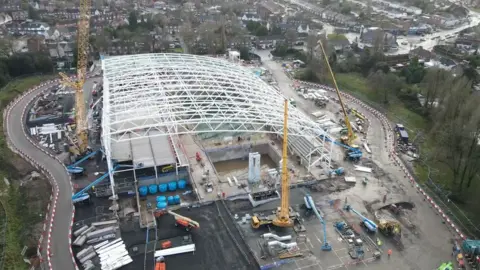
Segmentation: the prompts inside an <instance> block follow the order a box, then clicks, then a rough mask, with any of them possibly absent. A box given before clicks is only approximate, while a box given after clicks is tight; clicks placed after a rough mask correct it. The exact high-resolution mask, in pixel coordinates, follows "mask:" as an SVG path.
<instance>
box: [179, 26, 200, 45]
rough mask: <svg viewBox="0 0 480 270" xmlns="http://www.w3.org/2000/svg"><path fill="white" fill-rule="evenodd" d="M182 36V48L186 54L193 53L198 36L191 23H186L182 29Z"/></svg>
mask: <svg viewBox="0 0 480 270" xmlns="http://www.w3.org/2000/svg"><path fill="white" fill-rule="evenodd" d="M180 36H181V38H182V42H183V44H182V46H183V47H184V48H183V50H184V52H185V53H192V52H193V51H192V49H193V46H194V45H195V42H196V40H197V35H196V34H195V32H194V31H193V28H192V25H191V24H190V22H185V23H183V25H182V26H181V27H180Z"/></svg>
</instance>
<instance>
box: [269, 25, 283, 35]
mask: <svg viewBox="0 0 480 270" xmlns="http://www.w3.org/2000/svg"><path fill="white" fill-rule="evenodd" d="M270 34H272V35H281V34H282V28H280V27H278V26H276V25H274V26H272V28H271V30H270Z"/></svg>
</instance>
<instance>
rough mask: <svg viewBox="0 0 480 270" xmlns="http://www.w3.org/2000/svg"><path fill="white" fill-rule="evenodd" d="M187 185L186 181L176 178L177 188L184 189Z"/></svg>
mask: <svg viewBox="0 0 480 270" xmlns="http://www.w3.org/2000/svg"><path fill="white" fill-rule="evenodd" d="M186 186H187V181H185V180H183V179H180V180H178V189H185V187H186Z"/></svg>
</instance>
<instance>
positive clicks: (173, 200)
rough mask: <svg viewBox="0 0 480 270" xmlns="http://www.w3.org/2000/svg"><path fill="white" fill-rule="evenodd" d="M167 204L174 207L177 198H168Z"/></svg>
mask: <svg viewBox="0 0 480 270" xmlns="http://www.w3.org/2000/svg"><path fill="white" fill-rule="evenodd" d="M167 202H168V205H174V204H175V198H173V196H168V199H167Z"/></svg>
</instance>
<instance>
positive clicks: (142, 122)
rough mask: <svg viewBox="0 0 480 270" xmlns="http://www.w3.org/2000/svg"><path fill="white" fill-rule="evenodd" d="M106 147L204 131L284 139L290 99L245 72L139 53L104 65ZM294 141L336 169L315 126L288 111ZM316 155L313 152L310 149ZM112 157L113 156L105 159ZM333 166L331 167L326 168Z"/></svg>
mask: <svg viewBox="0 0 480 270" xmlns="http://www.w3.org/2000/svg"><path fill="white" fill-rule="evenodd" d="M102 66H103V69H104V71H103V74H104V75H103V76H104V92H103V95H104V99H103V104H104V106H103V109H104V112H103V121H102V128H103V131H102V132H103V134H102V136H103V142H104V144H106V145H105V149H106V151H107V152H108V150H109V149H111V145H110V144H112V143H115V142H122V141H129V140H133V138H142V137H143V138H144V137H148V136H149V135H148V134H149V132H150V131H156V132H155V134H157V136H162V135H173V134H186V133H198V132H231V131H236V132H270V133H276V134H280V135H281V134H282V133H283V102H284V100H285V97H284V96H283V95H281V94H280V93H279V92H277V91H276V90H275V89H274V88H273V87H271V86H270V85H268V84H267V83H265V82H264V81H263V80H261V79H260V78H258V77H256V76H255V74H254V73H253V72H252V71H251V70H250V69H247V68H244V67H242V66H239V65H236V64H234V63H231V62H228V61H226V60H223V59H218V58H211V57H205V56H196V55H188V54H140V55H125V56H116V57H109V58H106V59H104V60H103V63H102ZM288 117H289V122H288V123H289V124H288V128H289V136H293V137H294V136H301V137H305V138H306V139H308V140H309V141H311V142H312V145H314V146H315V148H316V149H317V153H316V155H317V156H319V157H322V159H328V163H329V162H330V155H331V147H329V146H327V147H324V146H325V144H326V143H325V142H324V141H323V140H321V139H320V138H319V135H321V134H325V131H324V130H322V129H321V128H320V127H319V125H318V124H317V123H315V122H314V121H313V120H311V119H310V118H309V117H308V116H307V115H305V114H304V113H303V112H301V111H300V110H298V109H297V108H295V107H293V106H292V107H291V108H289V116H288ZM311 150H312V153H311V154H313V152H314V151H313V150H314V149H311ZM106 154H107V157H108V156H109V153H106ZM328 165H329V164H328Z"/></svg>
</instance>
